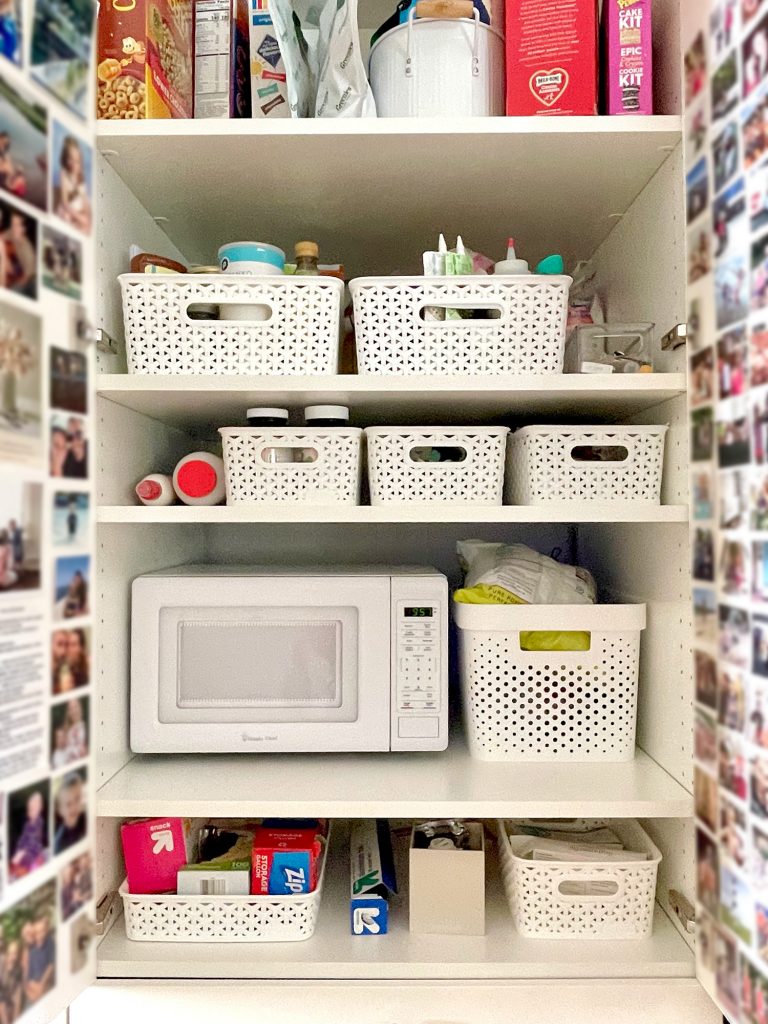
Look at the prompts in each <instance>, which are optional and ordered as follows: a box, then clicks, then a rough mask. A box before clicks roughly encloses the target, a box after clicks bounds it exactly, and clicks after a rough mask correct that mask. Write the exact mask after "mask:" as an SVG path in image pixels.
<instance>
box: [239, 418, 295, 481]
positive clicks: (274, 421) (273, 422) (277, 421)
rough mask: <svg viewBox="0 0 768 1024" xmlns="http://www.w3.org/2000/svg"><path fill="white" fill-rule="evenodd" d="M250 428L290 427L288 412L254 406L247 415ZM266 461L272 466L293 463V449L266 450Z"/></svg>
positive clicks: (264, 453)
mask: <svg viewBox="0 0 768 1024" xmlns="http://www.w3.org/2000/svg"><path fill="white" fill-rule="evenodd" d="M245 418H246V422H247V423H248V426H249V427H268V428H275V429H278V430H280V429H282V428H283V427H287V426H288V410H287V409H272V408H267V407H265V406H254V407H253V408H251V409H248V410H247V412H246V414H245ZM263 455H264V459H265V461H266V462H268V463H270V464H271V465H273V466H274V465H277V464H278V463H283V462H293V455H294V451H293V448H265V449H264V452H263Z"/></svg>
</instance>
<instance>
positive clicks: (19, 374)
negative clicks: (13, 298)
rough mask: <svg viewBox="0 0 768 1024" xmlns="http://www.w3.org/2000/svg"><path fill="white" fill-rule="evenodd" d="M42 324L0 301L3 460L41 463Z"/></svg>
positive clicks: (0, 450)
mask: <svg viewBox="0 0 768 1024" xmlns="http://www.w3.org/2000/svg"><path fill="white" fill-rule="evenodd" d="M41 346H42V322H41V320H40V317H38V316H34V315H33V314H32V313H26V312H24V311H23V310H20V309H17V308H16V307H15V306H11V305H10V304H9V303H7V302H0V459H2V458H8V459H19V458H21V459H24V460H25V461H38V459H39V457H40V435H41V412H42V411H41V401H42V395H41V380H40V364H41V357H42V347H41Z"/></svg>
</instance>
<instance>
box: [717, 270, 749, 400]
mask: <svg viewBox="0 0 768 1024" xmlns="http://www.w3.org/2000/svg"><path fill="white" fill-rule="evenodd" d="M744 280H745V283H744V287H743V289H742V290H743V292H744V298H745V300H746V298H747V286H746V276H745V279H744ZM723 301H726V299H724V300H723ZM727 301H728V302H732V301H734V299H733V296H732V295H729V296H728V297H727ZM718 308H721V307H718ZM717 371H718V373H717V376H718V385H719V391H720V398H721V399H726V398H737V397H738V396H739V395H743V394H744V392H745V391H746V389H747V386H748V380H749V362H748V353H747V332H746V329H745V328H744V327H737V328H736V329H735V330H732V331H729V332H728V333H727V334H724V335H723V336H722V338H721V339H720V340H719V341H718V343H717Z"/></svg>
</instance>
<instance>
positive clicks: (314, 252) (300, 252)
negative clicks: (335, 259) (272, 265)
mask: <svg viewBox="0 0 768 1024" xmlns="http://www.w3.org/2000/svg"><path fill="white" fill-rule="evenodd" d="M293 252H294V255H295V257H296V271H295V273H296V275H297V276H298V277H317V276H318V275H319V273H320V271H319V270H318V269H317V261H318V258H319V256H320V250H319V249H318V247H317V242H297V243H296V245H295V246H294V247H293Z"/></svg>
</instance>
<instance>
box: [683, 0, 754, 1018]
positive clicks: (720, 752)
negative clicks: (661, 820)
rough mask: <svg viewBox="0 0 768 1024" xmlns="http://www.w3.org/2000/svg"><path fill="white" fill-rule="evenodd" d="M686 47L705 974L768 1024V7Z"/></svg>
mask: <svg viewBox="0 0 768 1024" xmlns="http://www.w3.org/2000/svg"><path fill="white" fill-rule="evenodd" d="M701 7H702V13H701V19H702V24H701V25H700V26H699V29H698V30H697V31H696V33H695V35H694V36H693V37H692V38H689V39H687V40H685V44H686V51H685V147H686V210H685V216H686V218H687V232H688V267H687V269H688V286H689V310H688V322H689V360H690V369H689V381H690V396H691V397H690V404H691V438H690V444H691V460H692V465H691V503H692V515H693V520H694V522H693V526H692V531H693V535H692V552H693V565H692V575H693V606H694V613H693V614H694V632H695V640H694V645H695V653H694V658H695V688H696V693H695V722H694V751H695V762H696V763H695V769H694V775H695V779H694V785H695V805H696V851H697V904H698V906H697V957H698V963H699V973H700V977H701V978H702V980H703V981H704V982H705V985H706V986H707V987H708V988H709V989H710V992H711V994H712V995H713V997H714V998H716V1000H717V1001H718V1003H719V1004H720V1006H721V1007H722V1009H723V1012H724V1013H725V1014H726V1016H727V1018H728V1019H729V1020H730V1021H732V1022H734V1024H735V1022H744V1024H747V1022H748V1024H768V0H711V2H710V3H709V4H702V5H701Z"/></svg>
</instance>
